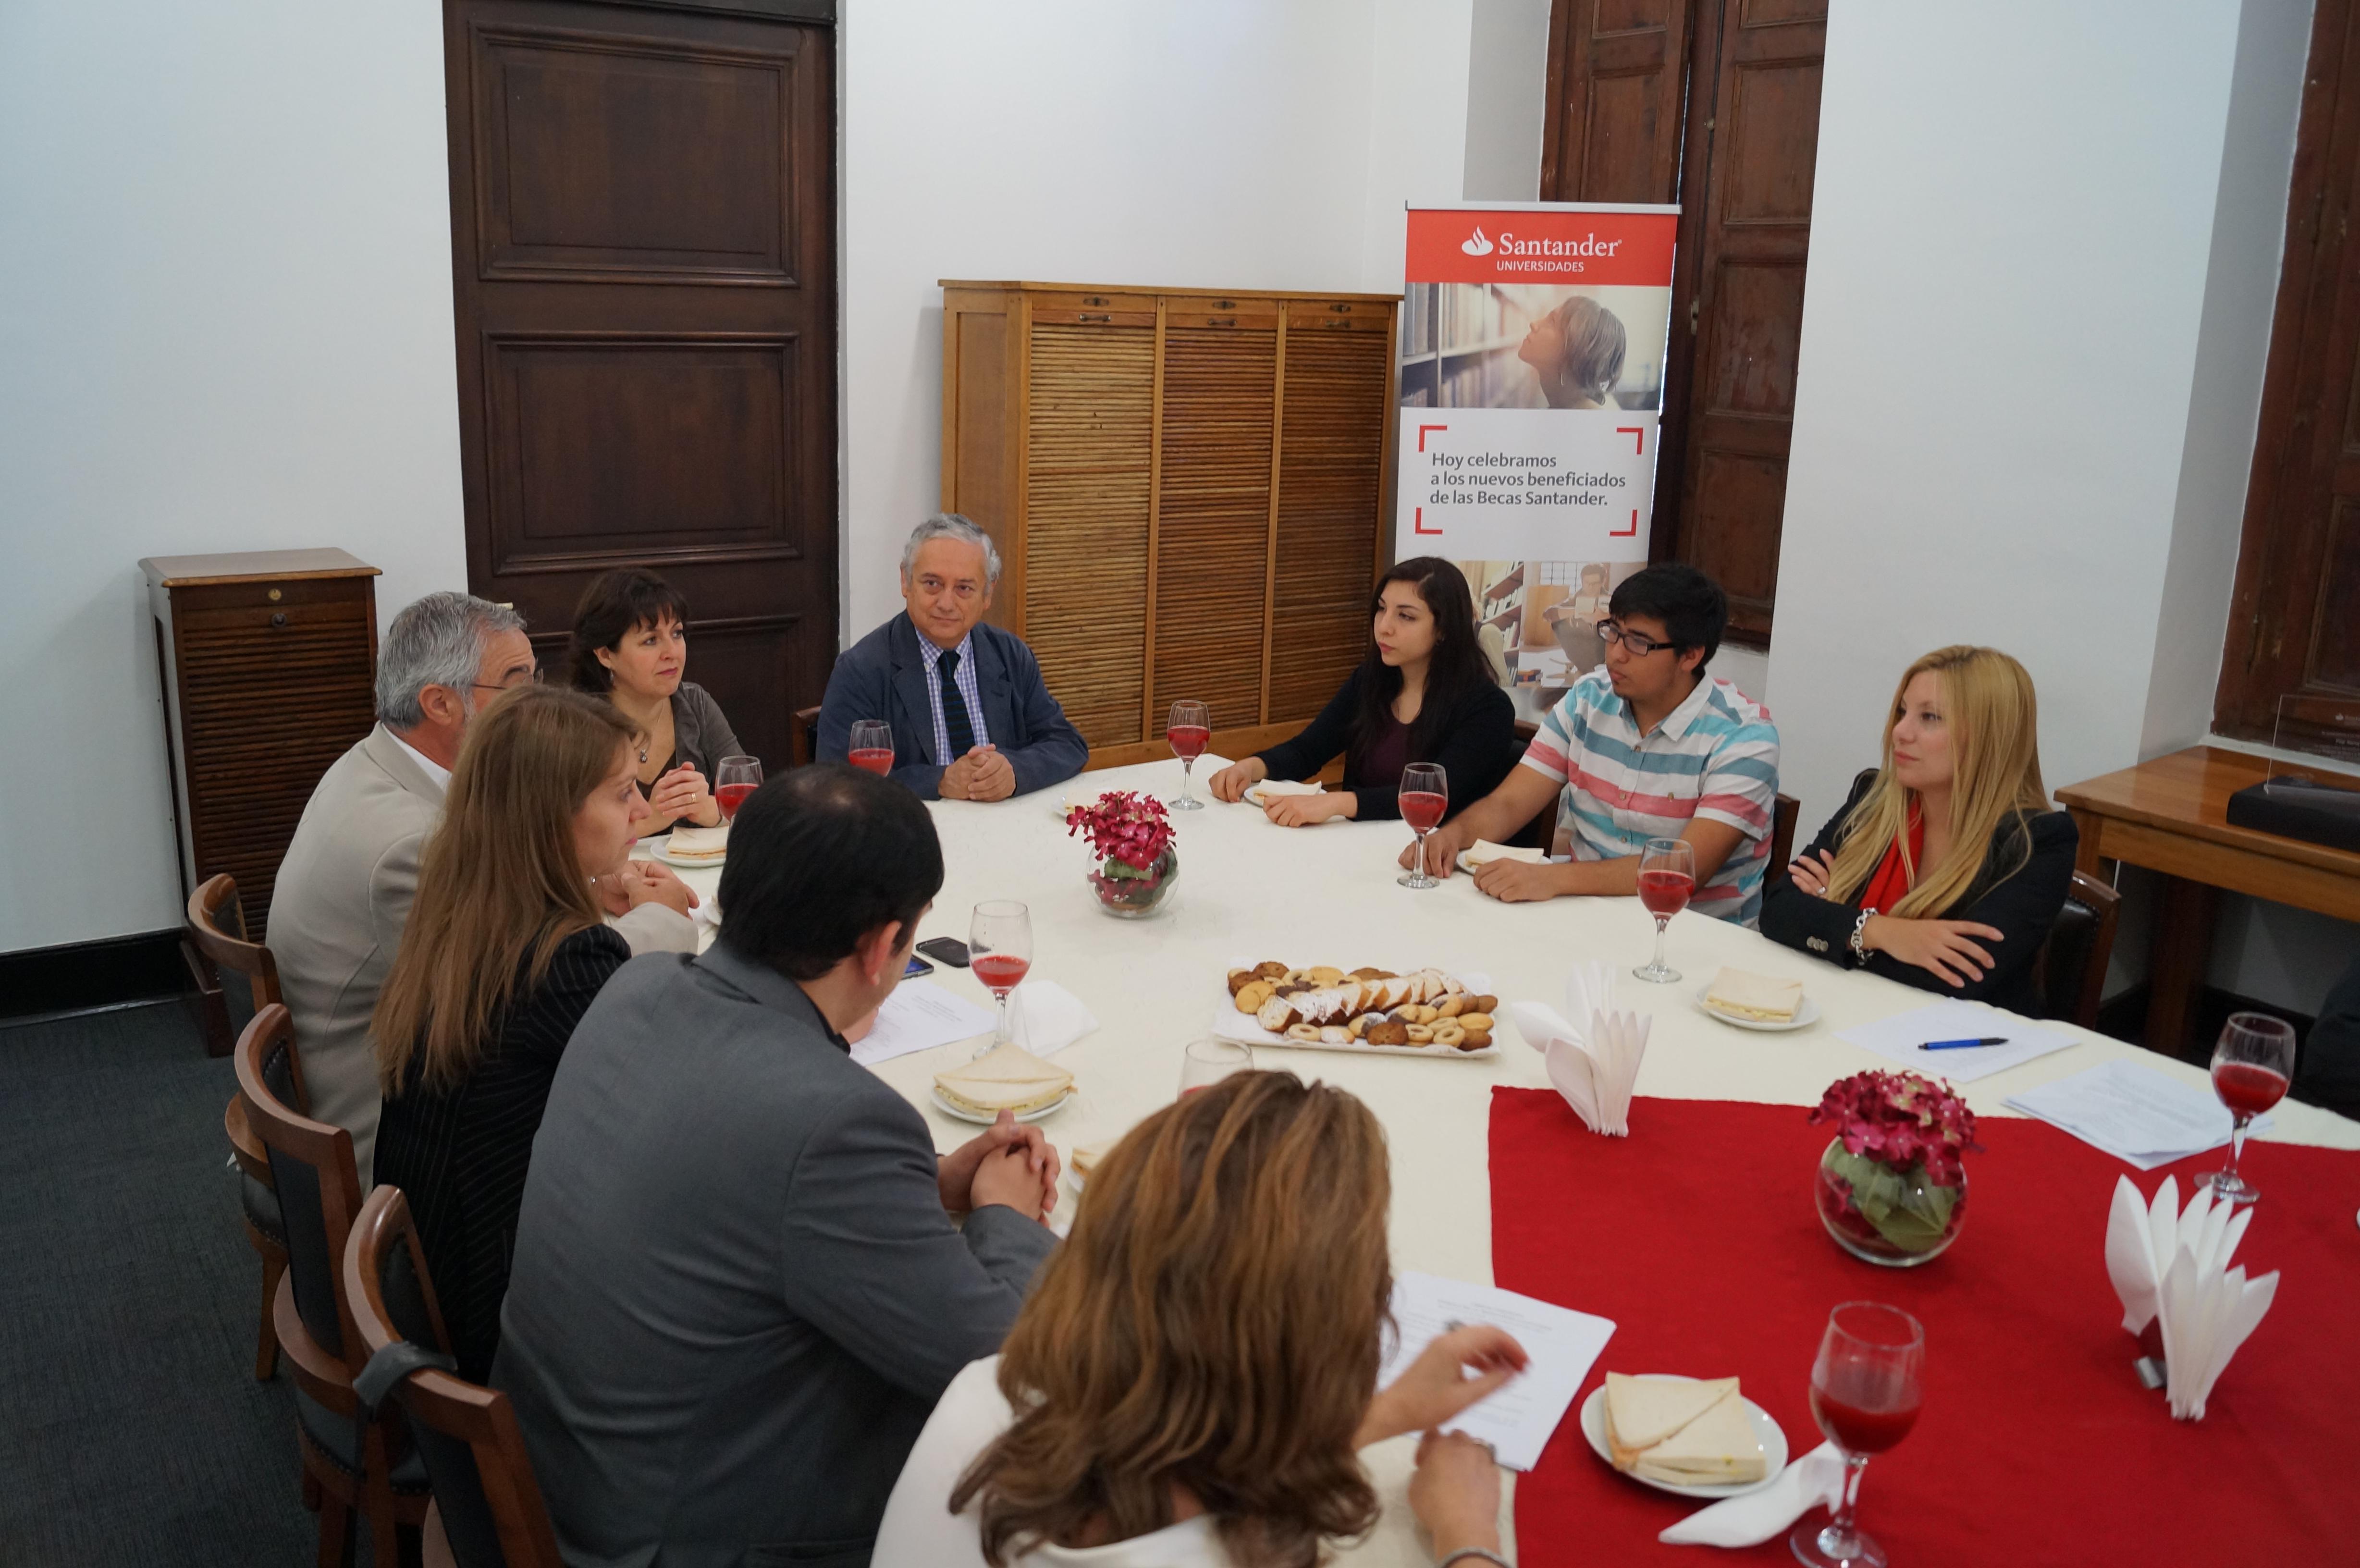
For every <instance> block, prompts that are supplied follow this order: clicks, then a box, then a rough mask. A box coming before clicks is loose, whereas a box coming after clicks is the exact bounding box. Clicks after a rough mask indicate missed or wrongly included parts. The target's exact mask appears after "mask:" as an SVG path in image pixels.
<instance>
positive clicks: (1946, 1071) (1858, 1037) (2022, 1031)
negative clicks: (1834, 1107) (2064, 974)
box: [1836, 1002, 2081, 1083]
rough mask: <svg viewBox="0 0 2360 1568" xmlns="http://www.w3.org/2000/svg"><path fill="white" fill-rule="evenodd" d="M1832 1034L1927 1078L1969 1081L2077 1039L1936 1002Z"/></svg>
mask: <svg viewBox="0 0 2360 1568" xmlns="http://www.w3.org/2000/svg"><path fill="white" fill-rule="evenodd" d="M1994 1036H2005V1038H2006V1040H2007V1043H2006V1044H2005V1045H1979V1046H1969V1047H1966V1048H1965V1049H1963V1050H1960V1051H1920V1050H1918V1049H1917V1048H1918V1047H1919V1046H1921V1045H1923V1044H1925V1043H1926V1041H1928V1040H1988V1039H1991V1038H1993V1037H1994ZM1836 1038H1837V1039H1838V1040H1850V1041H1851V1042H1852V1044H1854V1045H1856V1046H1858V1047H1860V1048H1861V1049H1862V1050H1863V1051H1874V1052H1875V1053H1876V1054H1877V1055H1879V1056H1882V1057H1884V1058H1885V1060H1886V1061H1888V1062H1899V1063H1901V1065H1903V1066H1904V1067H1907V1068H1908V1069H1909V1070H1910V1071H1911V1072H1913V1073H1924V1074H1925V1075H1926V1076H1927V1077H1928V1078H1948V1079H1949V1080H1950V1082H1951V1083H1973V1082H1974V1081H1975V1080H1976V1079H1978V1078H1988V1077H1990V1076H1991V1075H1992V1074H1993V1073H2005V1072H2006V1071H2007V1070H2008V1069H2009V1068H2011V1067H2015V1066H2017V1065H2019V1064H2020V1063H2023V1062H2029V1061H2031V1060H2032V1059H2033V1058H2034V1057H2036V1056H2046V1055H2048V1054H2049V1052H2050V1051H2063V1050H2064V1049H2065V1048H2066V1047H2068V1046H2071V1045H2078V1044H2080V1043H2081V1042H2080V1041H2079V1040H2075V1039H2074V1038H2073V1037H2072V1036H2071V1035H2070V1034H2066V1033H2064V1032H2062V1031H2061V1030H2059V1029H2041V1028H2039V1027H2038V1026H2037V1025H2034V1024H2029V1023H2027V1022H2026V1021H2025V1020H2024V1018H2022V1017H2020V1016H2019V1015H2017V1014H2015V1013H2003V1012H2001V1011H2000V1010H1999V1009H1998V1008H1997V1007H1985V1006H1983V1004H1982V1003H1981V1002H1937V1003H1935V1004H1934V1005H1933V1006H1932V1007H1918V1008H1916V1009H1914V1010H1912V1011H1910V1012H1907V1013H1896V1014H1895V1015H1894V1016H1893V1017H1891V1018H1879V1019H1878V1020H1877V1021H1876V1022H1874V1023H1873V1024H1859V1025H1855V1026H1854V1027H1852V1028H1851V1029H1845V1030H1843V1031H1842V1032H1841V1033H1840V1034H1838V1035H1837V1036H1836Z"/></svg>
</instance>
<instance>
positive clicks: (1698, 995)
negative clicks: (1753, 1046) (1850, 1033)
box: [1692, 980, 1819, 1034]
mask: <svg viewBox="0 0 2360 1568" xmlns="http://www.w3.org/2000/svg"><path fill="white" fill-rule="evenodd" d="M1711 990H1712V982H1711V981H1710V980H1708V981H1706V982H1705V983H1704V984H1703V985H1699V986H1698V987H1697V988H1696V991H1695V993H1694V996H1693V997H1692V999H1693V1000H1694V1001H1695V1003H1696V1010H1697V1011H1698V1012H1699V1013H1702V1014H1703V1015H1704V1016H1705V1017H1706V1018H1710V1019H1712V1020H1713V1021H1714V1022H1716V1023H1724V1024H1727V1025H1728V1026H1729V1027H1730V1028H1732V1029H1760V1030H1762V1031H1763V1032H1764V1033H1765V1034H1784V1033H1786V1031H1787V1030H1788V1029H1808V1027H1810V1026H1811V1025H1812V1024H1815V1023H1818V1022H1819V1004H1818V1003H1817V1002H1814V1001H1813V1000H1811V998H1810V996H1809V995H1808V994H1806V995H1805V996H1804V997H1803V1001H1802V1005H1801V1006H1800V1007H1797V1008H1796V1009H1795V1016H1794V1018H1791V1019H1789V1020H1788V1021H1787V1022H1786V1023H1783V1024H1776V1023H1771V1022H1769V1021H1768V1020H1767V1019H1765V1018H1732V1016H1731V1015H1729V1014H1727V1013H1724V1012H1722V1011H1721V1009H1720V1008H1718V1007H1707V1006H1706V1005H1705V1000H1704V999H1705V996H1706V995H1707V994H1708V993H1710V991H1711Z"/></svg>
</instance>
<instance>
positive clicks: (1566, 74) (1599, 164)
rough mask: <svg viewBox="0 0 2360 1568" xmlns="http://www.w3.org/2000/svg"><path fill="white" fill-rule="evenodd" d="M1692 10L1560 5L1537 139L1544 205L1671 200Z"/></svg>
mask: <svg viewBox="0 0 2360 1568" xmlns="http://www.w3.org/2000/svg"><path fill="white" fill-rule="evenodd" d="M1691 5H1693V0H1557V4H1556V5H1554V6H1553V7H1552V8H1551V11H1550V14H1549V54H1548V86H1547V102H1548V110H1547V118H1546V121H1545V122H1544V125H1543V129H1542V134H1541V196H1542V198H1543V199H1544V200H1546V201H1670V200H1672V195H1673V192H1674V191H1675V190H1677V186H1678V182H1679V158H1680V123H1681V116H1680V111H1681V105H1682V103H1683V99H1684V96H1685V94H1686V93H1687V90H1688V13H1689V10H1690V7H1691Z"/></svg>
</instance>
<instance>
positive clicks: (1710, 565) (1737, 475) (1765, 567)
mask: <svg viewBox="0 0 2360 1568" xmlns="http://www.w3.org/2000/svg"><path fill="white" fill-rule="evenodd" d="M1785 507H1786V452H1785V450H1784V447H1783V446H1782V447H1781V449H1780V450H1779V451H1777V452H1774V453H1767V454H1763V455H1758V456H1757V455H1752V454H1748V453H1745V452H1736V451H1732V450H1731V448H1730V446H1729V445H1728V444H1726V443H1724V444H1721V445H1717V446H1715V447H1714V448H1713V449H1712V450H1710V451H1708V452H1704V453H1703V454H1702V455H1701V456H1700V457H1699V460H1698V463H1697V483H1696V496H1695V499H1694V501H1693V502H1692V503H1691V508H1690V517H1691V518H1692V520H1693V521H1694V524H1695V533H1694V539H1695V553H1694V554H1693V555H1691V556H1689V557H1688V560H1689V561H1690V563H1691V564H1693V565H1694V566H1696V567H1697V568H1698V569H1699V570H1700V571H1703V572H1709V573H1710V574H1711V576H1712V579H1713V581H1715V582H1716V583H1720V584H1721V587H1722V589H1723V590H1724V591H1726V592H1727V593H1728V594H1729V598H1730V603H1731V604H1732V605H1736V604H1768V603H1769V602H1770V600H1771V598H1772V596H1773V595H1774V594H1775V593H1776V592H1777V587H1778V538H1777V535H1775V533H1774V534H1765V533H1764V531H1763V530H1762V529H1760V528H1749V527H1747V526H1746V525H1747V523H1748V522H1749V521H1751V520H1752V519H1754V518H1758V517H1763V516H1765V515H1767V516H1770V517H1776V516H1778V515H1779V513H1780V512H1781V511H1783V510H1784V509H1785Z"/></svg>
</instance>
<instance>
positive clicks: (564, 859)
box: [370, 686, 686, 1382]
mask: <svg viewBox="0 0 2360 1568" xmlns="http://www.w3.org/2000/svg"><path fill="white" fill-rule="evenodd" d="M639 740H640V737H639V734H638V733H637V732H636V731H634V730H633V729H632V727H631V725H630V723H629V721H628V720H627V719H625V718H624V717H623V715H622V714H621V713H618V712H617V711H616V710H615V709H614V708H613V707H612V706H610V705H608V704H607V703H606V702H599V701H598V700H597V699H595V698H594V697H590V696H587V695H585V694H584V693H582V692H579V691H565V690H563V689H562V688H559V687H553V686H528V687H524V688H522V689H520V690H518V691H509V692H507V693H504V694H503V695H502V696H500V697H498V698H497V699H496V700H494V701H493V702H491V704H490V705H488V706H487V707H486V709H485V710H484V711H483V712H482V713H480V714H478V715H477V716H476V717H475V721H474V722H473V723H471V724H469V725H468V726H467V735H466V740H465V743H464V745H463V746H461V748H460V751H459V761H458V766H457V767H456V768H453V770H452V774H451V787H450V789H449V792H448V793H447V794H446V795H445V796H444V797H443V820H442V823H441V825H440V826H438V827H437V828H436V829H435V831H434V834H433V836H432V838H430V839H429V840H428V841H427V844H426V851H425V855H424V857H423V859H422V860H421V864H420V866H419V873H418V896H417V899H416V901H415V902H414V903H412V904H411V906H410V921H409V924H408V925H407V926H406V927H405V928H404V931H403V934H402V939H401V948H400V951H399V953H398V954H396V956H395V958H394V961H393V970H392V973H391V974H390V975H388V977H387V979H386V983H385V989H384V991H383V992H381V993H380V994H379V995H378V997H377V1012H376V1015H375V1017H374V1018H372V1020H371V1023H370V1034H371V1038H372V1040H373V1043H374V1046H375V1049H376V1052H377V1082H378V1084H379V1086H380V1087H381V1089H382V1090H383V1092H384V1094H385V1105H384V1109H383V1111H382V1113H381V1115H380V1116H379V1118H378V1122H377V1169H376V1176H377V1181H379V1182H381V1183H386V1184H389V1185H392V1186H396V1187H399V1188H400V1189H401V1190H402V1191H403V1192H405V1193H406V1194H408V1196H409V1199H410V1214H412V1215H413V1216H415V1218H416V1220H417V1224H418V1236H419V1241H420V1242H421V1245H422V1246H423V1247H425V1249H426V1266H427V1269H428V1271H429V1272H430V1273H431V1274H432V1276H433V1279H434V1293H435V1296H436V1299H437V1300H438V1301H440V1303H441V1305H442V1309H443V1325H444V1327H445V1328H446V1329H447V1330H448V1332H449V1333H450V1335H451V1343H452V1345H453V1350H454V1351H455V1353H456V1355H457V1356H458V1361H459V1370H460V1371H461V1372H462V1373H464V1375H465V1376H467V1377H471V1378H474V1379H475V1380H476V1381H478V1382H481V1381H483V1380H484V1378H485V1377H487V1376H488V1375H489V1374H490V1371H491V1365H492V1353H493V1352H494V1351H495V1350H496V1349H497V1347H498V1345H499V1333H500V1301H501V1298H502V1297H504V1296H505V1295H506V1294H507V1293H508V1258H509V1257H510V1256H511V1255H512V1254H513V1253H514V1251H515V1249H516V1226H517V1207H518V1204H519V1203H521V1202H522V1200H523V1197H524V1181H525V1171H526V1169H527V1166H528V1164H529V1162H530V1159H531V1156H532V1139H533V1135H534V1134H535V1133H536V1132H538V1131H539V1130H540V1128H541V1111H542V1108H543V1107H544V1106H545V1105H547V1104H548V1102H549V1086H550V1083H551V1082H552V1080H553V1079H554V1078H555V1076H556V1073H557V1063H558V1060H559V1058H560V1057H561V1056H562V1055H563V1053H564V1051H565V1042H566V1040H567V1039H568V1037H570V1036H571V1035H572V1034H573V1033H574V1025H575V1024H576V1023H578V1022H579V1021H581V1018H582V1015H583V1014H584V1013H585V1011H587V1010H588V1009H589V1007H590V1003H591V1001H592V999H593V998H595V996H597V995H598V990H599V987H600V986H602V985H605V984H606V979H607V977H608V976H609V975H613V974H614V973H615V971H616V970H617V969H619V968H621V967H622V965H623V962H624V960H626V959H628V958H629V957H630V956H631V948H630V944H629V943H628V942H627V941H626V940H625V939H624V937H623V936H622V934H621V933H619V932H617V931H615V930H613V929H611V928H610V927H609V926H608V925H607V924H606V919H605V917H604V915H603V914H602V912H601V910H600V909H599V906H598V903H597V901H596V899H595V896H594V894H593V891H592V887H591V883H592V881H593V879H595V878H597V877H605V876H607V875H608V874H609V873H612V872H614V871H616V870H617V869H618V868H619V867H620V866H622V864H623V860H624V856H625V855H626V854H627V853H628V851H629V849H630V845H631V840H632V838H633V836H634V835H635V833H637V831H638V829H639V824H640V823H642V822H645V821H646V820H647V815H648V803H647V801H646V800H642V799H641V798H640V795H639V786H638V783H637V781H636V780H635V779H634V778H633V777H632V775H633V772H634V770H635V769H636V768H638V766H639ZM667 918H671V917H667ZM680 923H682V924H683V925H684V924H685V923H686V922H685V921H682V922H680Z"/></svg>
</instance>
